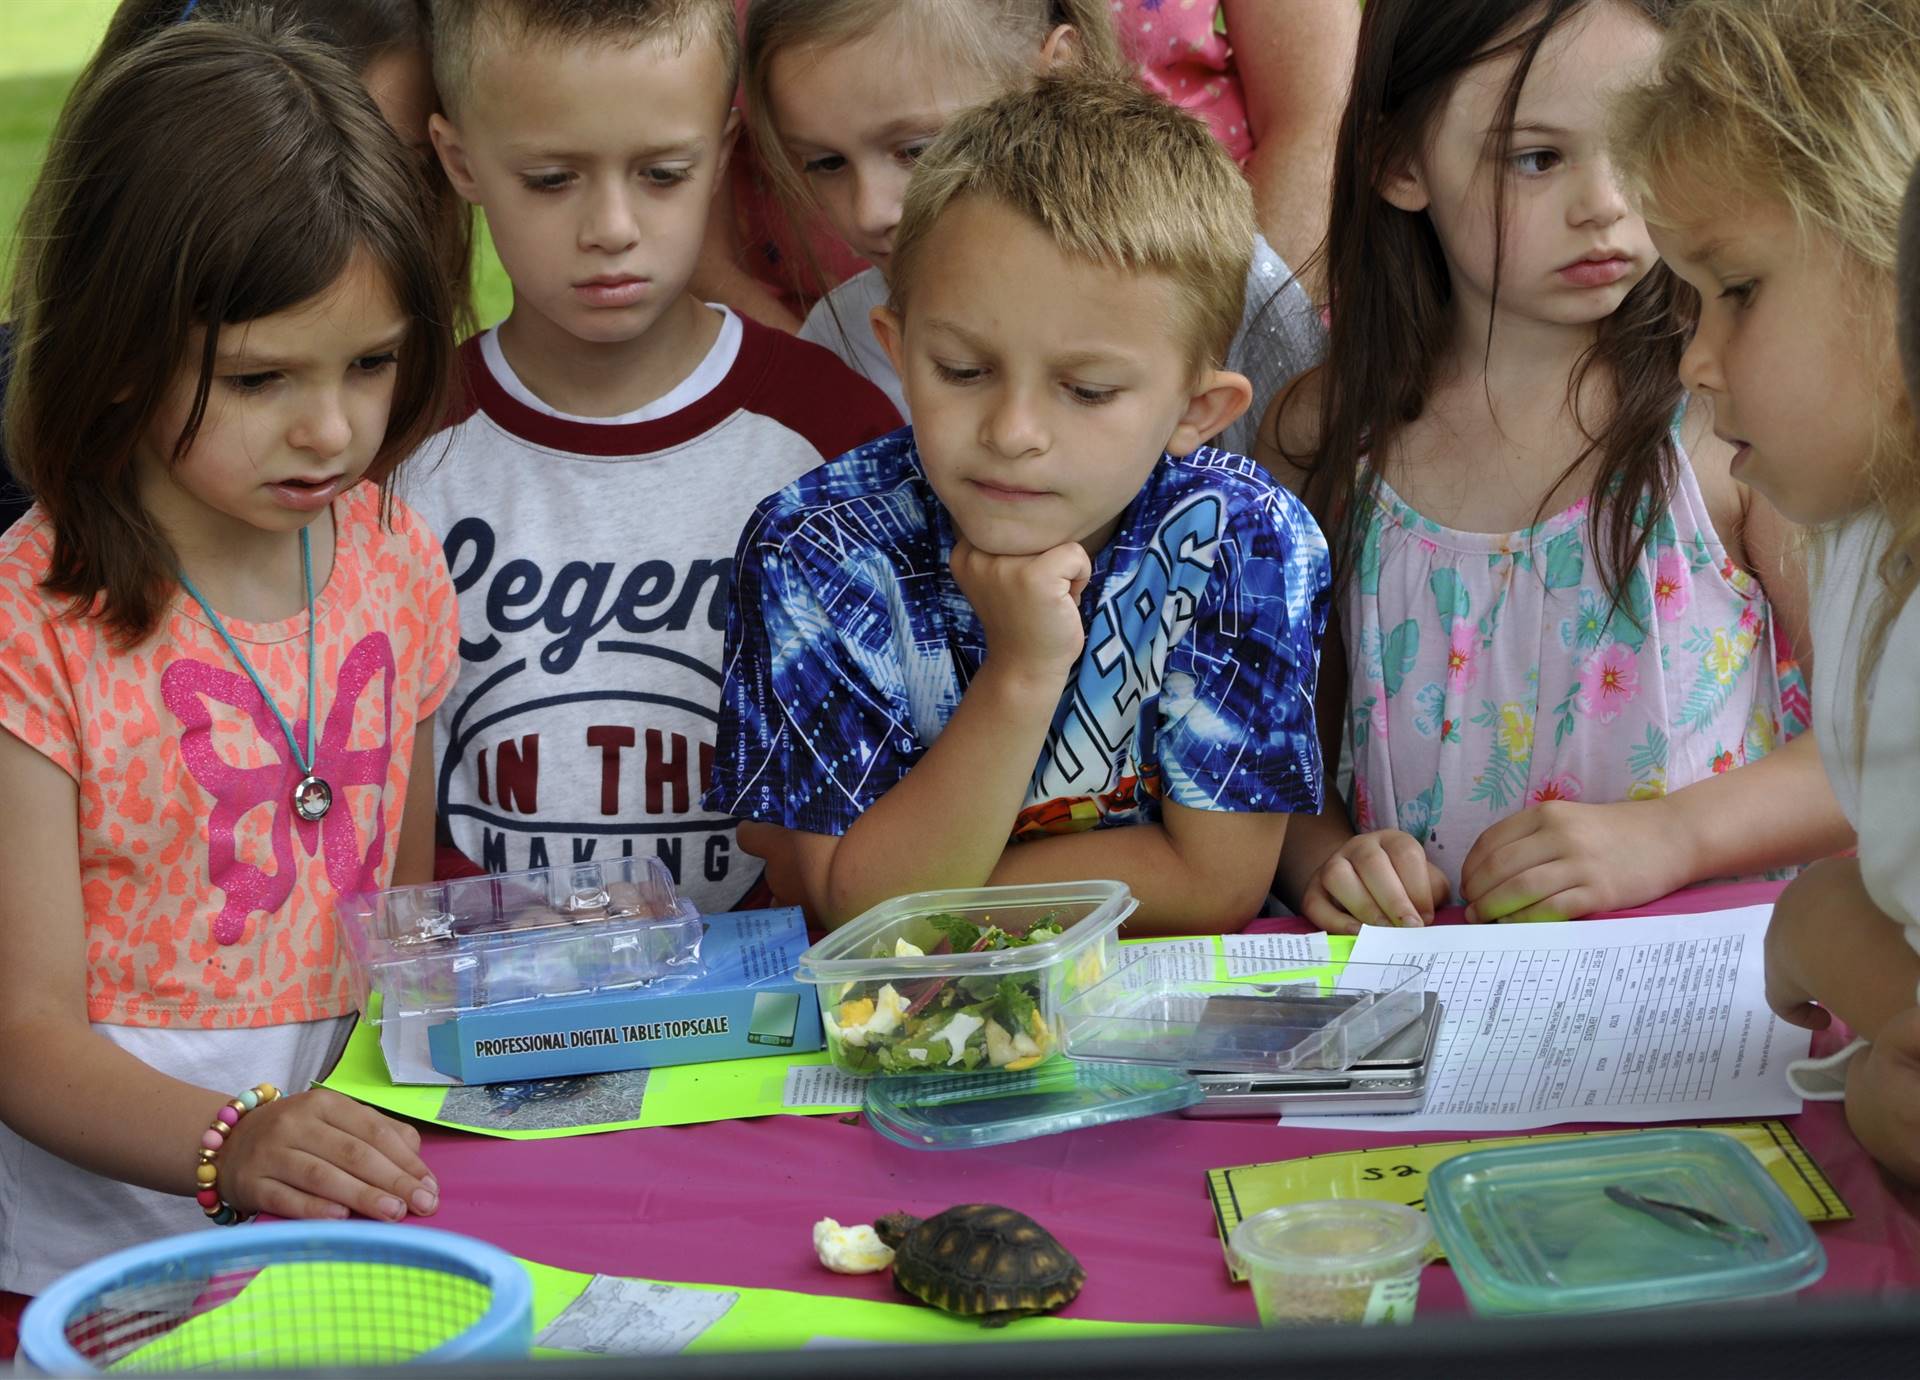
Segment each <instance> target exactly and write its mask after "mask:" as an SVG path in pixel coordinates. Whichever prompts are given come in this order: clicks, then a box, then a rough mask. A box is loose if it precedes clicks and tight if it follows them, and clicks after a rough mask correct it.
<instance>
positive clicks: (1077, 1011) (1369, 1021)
mask: <svg viewBox="0 0 1920 1380" xmlns="http://www.w3.org/2000/svg"><path fill="white" fill-rule="evenodd" d="M1260 963H1261V968H1262V971H1261V972H1260V973H1258V974H1257V975H1248V976H1245V977H1234V978H1228V979H1225V980H1215V979H1210V978H1195V977H1194V976H1193V975H1192V964H1191V963H1190V962H1187V961H1184V960H1183V956H1181V955H1174V954H1166V953H1157V952H1155V951H1153V950H1152V949H1151V948H1149V949H1147V950H1145V951H1144V952H1142V953H1141V954H1140V956H1139V957H1138V958H1135V959H1133V960H1132V961H1131V962H1129V963H1128V964H1127V965H1126V966H1125V967H1123V968H1121V969H1119V970H1118V971H1116V972H1114V973H1113V974H1111V975H1110V976H1108V977H1107V978H1105V979H1103V980H1102V981H1100V982H1097V983H1095V984H1093V985H1092V986H1091V987H1088V988H1087V989H1085V990H1084V991H1081V992H1079V993H1077V994H1076V995H1075V996H1074V997H1073V998H1072V999H1071V1000H1069V1001H1068V1002H1066V1003H1065V1005H1064V1007H1063V1008H1062V1012H1061V1017H1062V1024H1063V1026H1064V1027H1065V1031H1064V1041H1065V1047H1066V1052H1067V1053H1068V1054H1069V1055H1071V1056H1072V1057H1073V1058H1075V1059H1097V1060H1115V1061H1120V1062H1124V1063H1134V1064H1154V1065H1160V1066H1163V1067H1170V1068H1179V1069H1192V1070H1196V1071H1204V1072H1223V1073H1265V1074H1281V1073H1296V1072H1309V1071H1311V1072H1336V1071H1338V1070H1341V1069H1345V1068H1348V1067H1350V1066H1351V1065H1352V1064H1353V1063H1355V1062H1356V1061H1357V1060H1360V1059H1363V1058H1365V1057H1366V1056H1367V1055H1368V1054H1369V1053H1370V1052H1371V1051H1373V1050H1374V1049H1377V1048H1378V1047H1379V1046H1380V1045H1382V1044H1384V1043H1385V1042H1386V1041H1387V1040H1389V1039H1391V1038H1392V1037H1393V1036H1394V1035H1395V1034H1397V1033H1398V1032H1400V1031H1401V1030H1403V1029H1405V1028H1406V1027H1407V1026H1408V1025H1410V1024H1412V1023H1413V1022H1414V1021H1415V1020H1416V1019H1418V1018H1419V1016H1420V1014H1421V1012H1422V1011H1423V1010H1424V1009H1425V1005H1426V973H1425V971H1424V970H1423V969H1421V968H1419V967H1417V966H1414V965H1410V964H1384V963H1349V964H1346V965H1345V966H1344V967H1339V968H1336V967H1335V966H1333V965H1329V964H1327V963H1313V962H1305V963H1285V962H1276V961H1270V960H1260Z"/></svg>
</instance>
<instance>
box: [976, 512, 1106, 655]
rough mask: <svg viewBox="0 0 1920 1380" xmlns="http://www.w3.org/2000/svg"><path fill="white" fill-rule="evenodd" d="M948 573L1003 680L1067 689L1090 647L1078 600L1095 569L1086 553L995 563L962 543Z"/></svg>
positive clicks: (1073, 549)
mask: <svg viewBox="0 0 1920 1380" xmlns="http://www.w3.org/2000/svg"><path fill="white" fill-rule="evenodd" d="M949 565H950V567H951V568H952V570H953V579H954V583H955V584H957V585H959V586H960V592H961V593H962V594H964V595H966V596H967V602H968V603H970V604H972V605H973V611H974V612H975V613H976V614H978V615H979V617H980V626H981V627H982V628H984V629H985V630H986V634H987V655H988V657H989V658H991V659H992V660H993V661H994V662H996V663H998V664H999V665H1000V666H1001V667H1002V669H1003V673H1014V674H1019V675H1025V676H1031V677H1033V678H1035V679H1037V680H1046V681H1048V682H1049V683H1051V684H1052V685H1055V686H1058V685H1061V684H1064V683H1065V681H1066V678H1067V675H1068V673H1070V672H1071V671H1072V669H1073V665H1074V663H1075V662H1076V661H1078V660H1079V659H1080V649H1081V648H1082V647H1083V646H1084V645H1085V644H1086V640H1087V632H1086V628H1085V626H1084V625H1083V624H1082V623H1081V621H1080V592H1081V591H1082V590H1084V589H1085V588H1086V587H1087V581H1088V580H1089V579H1091V578H1092V577H1093V562H1092V561H1091V560H1090V559H1089V558H1088V556H1087V552H1086V548H1085V547H1083V546H1081V545H1080V543H1079V542H1077V541H1069V542H1062V543H1061V544H1060V545H1059V546H1056V547H1053V548H1052V549H1050V550H1047V551H1042V552H1040V554H1038V555H1037V556H995V555H991V554H989V553H988V552H985V551H982V550H981V549H980V548H979V547H977V546H975V545H974V544H973V543H972V542H970V541H968V540H967V539H966V538H965V537H961V538H959V539H958V540H957V541H955V542H954V545H953V559H952V560H951V561H950V562H949Z"/></svg>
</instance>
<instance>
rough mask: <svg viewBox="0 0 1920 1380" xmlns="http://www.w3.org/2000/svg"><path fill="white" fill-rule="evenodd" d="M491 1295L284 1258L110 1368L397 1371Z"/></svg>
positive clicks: (470, 1318)
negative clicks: (228, 1296)
mask: <svg viewBox="0 0 1920 1380" xmlns="http://www.w3.org/2000/svg"><path fill="white" fill-rule="evenodd" d="M210 1288H211V1286H210ZM489 1298H490V1291H489V1290H488V1288H487V1286H486V1285H484V1284H480V1283H478V1282H476V1281H474V1280H469V1279H463V1278H461V1277H460V1276H458V1275H450V1274H446V1273H443V1272H441V1271H439V1270H425V1269H421V1268H419V1267H417V1266H411V1265H387V1264H375V1263H372V1262H368V1261H311V1260H301V1261H289V1262H287V1263H285V1264H280V1265H269V1266H267V1267H266V1268H265V1269H263V1270H261V1271H260V1273H259V1274H257V1275H256V1276H254V1278H253V1279H252V1280H250V1281H248V1283H247V1285H246V1287H245V1288H243V1289H241V1290H240V1291H239V1292H238V1293H236V1294H235V1295H234V1296H233V1297H232V1298H231V1299H230V1300H228V1301H227V1302H225V1303H222V1304H220V1305H218V1306H217V1307H213V1308H210V1309H209V1311H207V1312H205V1313H202V1314H200V1315H199V1316H198V1317H193V1318H189V1319H188V1320H187V1321H186V1322H184V1323H182V1324H181V1325H180V1326H178V1327H176V1328H174V1329H173V1330H172V1331H171V1332H169V1333H167V1334H166V1335H165V1336H163V1337H157V1338H155V1339H154V1340H153V1341H151V1342H149V1343H147V1344H146V1345H145V1346H142V1347H139V1348H137V1349H136V1350H134V1351H131V1352H128V1353H127V1354H126V1355H125V1356H123V1357H121V1358H120V1359H119V1360H118V1361H116V1362H114V1363H113V1364H112V1365H111V1366H109V1367H108V1369H109V1370H113V1371H181V1370H207V1369H210V1368H220V1369H228V1370H231V1369H240V1370H267V1369H281V1368H286V1367H291V1366H305V1367H313V1368H331V1367H338V1366H377V1365H399V1364H402V1363H405V1362H408V1361H412V1360H413V1359H414V1358H416V1357H418V1356H421V1355H424V1354H425V1353H426V1352H429V1351H431V1350H433V1349H434V1348H435V1347H437V1346H441V1345H443V1344H445V1343H446V1342H448V1341H451V1340H452V1339H453V1338H454V1337H457V1336H458V1335H460V1333H462V1332H464V1331H465V1330H466V1329H467V1328H469V1327H471V1326H472V1325H473V1324H474V1323H476V1322H478V1321H479V1320H480V1318H481V1317H483V1316H484V1315H485V1314H486V1311H487V1306H488V1303H489Z"/></svg>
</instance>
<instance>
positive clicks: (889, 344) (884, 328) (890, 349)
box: [867, 307, 907, 382]
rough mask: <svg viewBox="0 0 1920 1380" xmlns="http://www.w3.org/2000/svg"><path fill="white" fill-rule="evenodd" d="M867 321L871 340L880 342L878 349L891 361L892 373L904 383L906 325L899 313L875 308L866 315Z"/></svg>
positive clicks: (888, 308)
mask: <svg viewBox="0 0 1920 1380" xmlns="http://www.w3.org/2000/svg"><path fill="white" fill-rule="evenodd" d="M867 319H868V320H870V321H871V322H872V323H873V338H874V339H875V340H877V341H879V342H880V348H881V349H883V350H885V351H886V352H887V358H888V359H890V360H892V361H893V372H894V373H896V374H898V375H899V376H900V378H901V380H902V381H903V382H904V380H905V379H906V377H907V369H906V348H905V344H904V339H905V336H906V331H907V323H906V322H904V321H902V320H901V319H900V313H899V312H897V311H895V310H894V309H893V308H892V307H875V308H874V309H873V310H872V311H870V312H868V313H867Z"/></svg>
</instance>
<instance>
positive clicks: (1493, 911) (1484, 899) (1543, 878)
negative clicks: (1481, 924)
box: [1467, 859, 1584, 921]
mask: <svg viewBox="0 0 1920 1380" xmlns="http://www.w3.org/2000/svg"><path fill="white" fill-rule="evenodd" d="M1579 885H1580V878H1579V877H1578V876H1577V875H1575V872H1574V869H1573V868H1572V867H1570V866H1569V865H1568V864H1566V863H1564V862H1560V861H1558V860H1554V859H1550V860H1548V861H1547V862H1544V863H1542V864H1540V865H1538V866H1534V867H1528V868H1526V869H1525V870H1523V871H1520V872H1517V873H1515V874H1513V875H1512V876H1510V877H1509V878H1508V879H1507V880H1506V881H1503V882H1501V883H1500V884H1499V885H1498V886H1495V887H1494V888H1493V889H1492V890H1490V891H1488V892H1486V893H1485V894H1483V895H1481V896H1479V897H1477V898H1475V899H1474V901H1473V902H1472V904H1471V905H1469V906H1468V907H1467V918H1468V919H1469V920H1476V921H1477V920H1514V919H1519V918H1520V912H1522V911H1524V910H1527V909H1529V908H1531V907H1534V906H1538V905H1540V904H1541V903H1542V902H1545V901H1548V900H1549V899H1554V900H1557V899H1559V898H1560V897H1561V895H1562V893H1571V892H1574V891H1575V890H1577V889H1578V888H1579ZM1469 894H1471V893H1469ZM1574 913H1575V914H1584V912H1574ZM1540 918H1543V919H1544V918H1547V917H1545V916H1542V917H1540ZM1552 918H1553V919H1555V920H1566V919H1570V918H1571V916H1570V915H1555V916H1553V917H1552Z"/></svg>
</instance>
